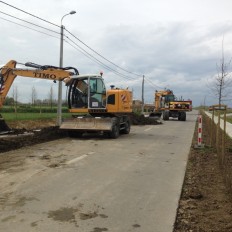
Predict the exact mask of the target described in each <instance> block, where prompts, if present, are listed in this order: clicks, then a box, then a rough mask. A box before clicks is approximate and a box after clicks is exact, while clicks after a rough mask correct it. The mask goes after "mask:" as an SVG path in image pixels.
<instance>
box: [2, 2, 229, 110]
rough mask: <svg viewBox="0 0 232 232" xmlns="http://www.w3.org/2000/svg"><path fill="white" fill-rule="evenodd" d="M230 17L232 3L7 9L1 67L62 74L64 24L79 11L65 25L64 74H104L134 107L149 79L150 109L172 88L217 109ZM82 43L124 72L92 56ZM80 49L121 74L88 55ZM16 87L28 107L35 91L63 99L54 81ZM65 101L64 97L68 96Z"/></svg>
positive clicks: (25, 80)
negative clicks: (159, 93) (69, 70)
mask: <svg viewBox="0 0 232 232" xmlns="http://www.w3.org/2000/svg"><path fill="white" fill-rule="evenodd" d="M4 2H5V3H6V2H7V4H10V5H12V6H14V7H17V8H19V9H21V10H24V11H26V12H28V13H31V14H33V15H35V16H37V17H40V18H42V19H45V20H47V21H49V22H51V23H53V24H49V23H46V22H44V21H42V20H39V19H36V18H35V17H32V16H30V15H28V14H25V13H23V12H22V11H19V10H16V9H14V8H12V7H10V6H7V5H6V4H4ZM231 9H232V1H231V0H220V1H219V0H143V1H141V0H78V1H76V0H47V1H38V0H30V1H29V0H7V1H0V11H1V12H0V25H1V26H0V27H1V40H0V48H1V50H0V54H1V55H0V64H5V63H7V62H8V61H9V60H12V59H13V60H16V61H17V62H20V63H25V62H28V61H30V62H34V63H38V64H44V65H45V64H48V65H56V66H59V48H60V34H59V33H60V28H59V26H60V24H61V18H62V16H63V15H65V14H67V13H69V12H70V11H71V10H75V11H76V12H77V13H76V14H74V15H68V16H66V17H65V18H64V19H63V25H64V26H65V28H66V29H67V31H68V32H71V34H70V33H68V32H67V31H66V32H65V41H64V66H73V67H76V68H77V69H78V70H79V72H80V74H86V73H99V72H100V71H103V72H104V79H105V82H106V86H107V88H109V86H110V85H111V84H114V85H115V86H118V87H129V88H131V89H133V93H134V98H135V99H141V86H142V75H145V102H147V103H150V102H153V98H154V91H155V90H156V89H157V90H161V89H163V88H169V89H172V90H173V91H174V93H175V95H176V96H177V97H181V96H182V97H183V98H184V99H192V100H193V104H194V106H197V105H200V104H203V103H204V102H205V103H206V104H208V105H210V104H216V103H217V99H216V98H215V97H214V96H213V94H212V93H211V91H210V89H209V87H208V86H209V85H210V83H211V82H212V80H214V78H215V75H217V72H218V71H217V64H220V61H221V58H222V41H223V45H224V55H225V61H226V62H229V60H230V59H231V57H232V33H231V31H232V20H231V17H232V16H231ZM2 12H4V13H7V14H10V15H12V16H14V17H18V18H20V19H23V20H25V21H29V22H31V23H34V24H36V25H39V26H42V27H45V28H47V29H49V30H45V29H43V28H40V27H36V26H35V25H31V24H28V23H25V22H23V21H20V20H18V19H15V18H12V17H10V16H7V15H5V14H3V13H2ZM4 19H5V20H4ZM6 20H10V21H13V22H15V23H17V24H15V23H12V22H9V21H6ZM18 24H20V25H24V27H22V26H20V25H18ZM56 25H57V26H56ZM25 26H26V27H29V28H32V29H33V30H31V29H29V28H25ZM35 30H37V31H35ZM73 35H74V36H75V37H73ZM223 37H224V39H223ZM76 38H78V39H80V40H81V41H82V42H84V43H86V44H87V45H88V46H89V47H91V48H92V49H94V50H95V51H97V52H98V53H99V54H100V55H102V56H103V57H105V58H106V59H108V60H109V61H110V62H112V63H114V64H116V65H117V66H119V67H120V68H121V69H120V68H119V67H117V66H114V65H112V63H109V62H107V61H106V60H104V59H102V58H101V57H99V56H98V55H97V54H95V53H93V52H92V51H91V50H89V49H88V48H87V47H85V46H84V45H83V44H82V43H80V42H79V41H78V40H77V39H76ZM78 46H81V49H84V50H85V51H87V52H88V53H89V54H91V56H94V57H95V58H96V59H98V60H99V61H100V62H102V63H104V65H107V67H110V68H112V69H113V70H115V72H112V71H109V70H108V69H107V68H106V67H105V66H104V67H103V66H101V65H99V64H98V63H97V62H96V61H93V58H91V59H90V58H89V57H88V56H86V55H84V54H83V50H81V51H80V48H79V47H78ZM122 69H124V70H127V71H128V72H125V71H123V70H122ZM117 72H119V73H120V74H122V75H126V77H122V75H120V76H119V75H117V74H116V73H117ZM131 73H135V74H139V76H138V75H133V74H131ZM14 86H17V89H18V93H19V100H20V101H25V102H28V101H30V94H31V91H32V87H35V89H36V92H37V97H38V98H40V99H44V98H47V97H48V92H49V89H50V88H51V86H53V88H54V92H56V93H57V88H58V85H57V84H53V82H52V81H45V80H40V79H30V78H21V77H18V78H17V79H16V80H15V82H14ZM63 93H64V96H65V88H64V89H63ZM11 94H12V93H11V92H10V93H9V96H11ZM226 103H227V104H229V102H226Z"/></svg>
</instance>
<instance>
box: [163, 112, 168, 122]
mask: <svg viewBox="0 0 232 232" xmlns="http://www.w3.org/2000/svg"><path fill="white" fill-rule="evenodd" d="M163 120H165V121H167V120H169V111H168V110H165V111H163Z"/></svg>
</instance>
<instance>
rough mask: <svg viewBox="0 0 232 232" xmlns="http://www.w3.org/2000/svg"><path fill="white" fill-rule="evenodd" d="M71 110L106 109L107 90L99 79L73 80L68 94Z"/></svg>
mask: <svg viewBox="0 0 232 232" xmlns="http://www.w3.org/2000/svg"><path fill="white" fill-rule="evenodd" d="M68 102H69V108H71V109H74V108H90V109H96V108H97V109H99V108H101V109H102V108H105V104H106V103H105V102H106V88H105V85H104V82H103V80H102V79H101V78H99V77H97V76H96V77H93V76H90V77H88V76H87V77H82V78H76V79H73V81H72V83H71V84H70V86H69V92H68Z"/></svg>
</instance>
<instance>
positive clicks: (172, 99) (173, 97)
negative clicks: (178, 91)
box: [165, 95, 175, 103]
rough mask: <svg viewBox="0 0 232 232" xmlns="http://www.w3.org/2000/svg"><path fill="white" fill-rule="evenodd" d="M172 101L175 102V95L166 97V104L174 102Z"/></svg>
mask: <svg viewBox="0 0 232 232" xmlns="http://www.w3.org/2000/svg"><path fill="white" fill-rule="evenodd" d="M172 101H175V96H174V95H166V96H165V102H166V103H168V102H172Z"/></svg>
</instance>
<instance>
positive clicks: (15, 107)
mask: <svg viewBox="0 0 232 232" xmlns="http://www.w3.org/2000/svg"><path fill="white" fill-rule="evenodd" d="M12 97H13V99H14V110H15V114H16V115H17V108H18V97H19V94H18V87H17V86H13V92H12Z"/></svg>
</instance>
